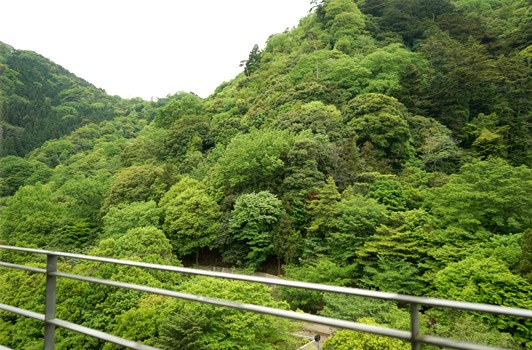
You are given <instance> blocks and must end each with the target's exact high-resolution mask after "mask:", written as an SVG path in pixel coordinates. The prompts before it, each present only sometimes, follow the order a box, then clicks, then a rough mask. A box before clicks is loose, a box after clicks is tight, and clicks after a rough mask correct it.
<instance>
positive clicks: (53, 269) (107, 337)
mask: <svg viewBox="0 0 532 350" xmlns="http://www.w3.org/2000/svg"><path fill="white" fill-rule="evenodd" d="M0 249H8V250H14V251H21V252H27V253H34V254H44V255H46V256H47V266H46V269H39V268H35V267H30V266H24V265H17V264H11V263H6V262H0V267H6V268H13V269H20V270H25V271H29V272H32V273H41V274H45V275H46V298H45V314H44V315H43V314H39V313H35V312H32V311H28V310H23V309H20V308H16V307H13V306H10V305H5V304H0V310H3V311H8V312H12V313H15V314H18V315H22V316H26V317H30V318H33V319H36V320H40V321H42V322H44V324H45V333H44V349H45V350H51V349H53V348H54V333H55V327H56V326H58V327H62V328H66V329H70V330H72V331H75V332H78V333H81V334H85V335H88V336H91V337H95V338H98V339H101V340H104V341H108V342H111V343H114V344H118V345H121V346H125V347H128V348H131V349H140V350H147V349H150V350H155V349H156V348H154V347H151V346H148V345H145V344H141V343H136V342H133V341H130V340H127V339H124V338H120V337H117V336H114V335H111V334H107V333H104V332H100V331H97V330H94V329H90V328H87V327H83V326H81V325H77V324H74V323H70V322H66V321H63V320H60V319H57V318H56V317H55V300H56V282H57V277H61V278H69V279H74V280H79V281H84V282H90V283H97V284H101V285H107V286H113V287H117V288H125V289H131V290H136V291H141V292H147V293H152V294H158V295H164V296H169V297H173V298H180V299H185V300H191V301H197V302H201V303H207V304H211V305H217V306H223V307H230V308H234V309H239V310H244V311H250V312H255V313H262V314H267V315H272V316H278V317H284V318H289V319H293V320H298V321H304V322H311V323H318V324H322V325H327V326H332V327H337V328H344V329H350V330H354V331H359V332H366V333H372V334H377V335H382V336H386V337H392V338H398V339H401V340H404V341H407V342H410V343H411V345H412V349H413V350H419V348H420V345H421V344H429V345H436V346H440V347H446V348H453V349H464V350H490V349H491V350H494V349H502V348H495V347H489V346H485V345H480V344H473V343H468V342H462V341H457V340H453V339H447V338H440V337H434V336H430V335H423V334H420V331H419V305H426V306H432V307H444V308H452V309H457V310H466V311H476V312H483V313H491V314H497V315H505V316H515V317H523V318H529V319H532V310H528V309H518V308H511V307H504V306H496V305H488V304H478V303H469V302H462V301H454V300H445V299H435V298H426V297H417V296H411V295H403V294H395V293H386V292H376V291H371V290H365V289H358V288H348V287H338V286H331V285H323V284H317V283H307V282H298V281H291V280H281V279H272V278H265V277H258V276H249V275H238V274H232V273H223V272H214V271H205V270H196V269H191V268H185V267H178V266H168V265H158V264H151V263H143V262H138V261H129V260H119V259H112V258H104V257H98V256H89V255H82V254H72V253H65V252H56V251H49V250H40V249H30V248H22V247H12V246H5V245H0ZM58 257H66V258H73V259H80V260H91V261H98V262H102V263H110V264H117V265H126V266H135V267H142V268H148V269H156V270H162V271H171V272H178V273H185V274H192V275H202V276H209V277H217V278H226V279H233V280H240V281H248V282H256V283H263V284H268V285H276V286H284V287H293V288H302V289H308V290H315V291H321V292H332V293H340V294H346V295H355V296H363V297H368V298H377V299H382V300H389V301H395V302H399V303H404V304H408V305H410V331H402V330H397V329H392V328H385V327H378V326H371V325H366V324H362V323H358V322H352V321H345V320H339V319H333V318H329V317H323V316H316V315H310V314H305V313H299V312H294V311H287V310H281V309H275V308H270V307H265V306H259V305H253V304H245V303H239V302H233V301H228V300H223V299H217V298H210V297H203V296H198V295H193V294H185V293H180V292H175V291H171V290H166V289H160V288H153V287H147V286H142V285H137V284H131V283H123V282H117V281H111V280H104V279H98V278H93V277H88V276H82V275H75V274H68V273H63V272H58V271H57V259H58ZM0 349H2V346H1V345H0Z"/></svg>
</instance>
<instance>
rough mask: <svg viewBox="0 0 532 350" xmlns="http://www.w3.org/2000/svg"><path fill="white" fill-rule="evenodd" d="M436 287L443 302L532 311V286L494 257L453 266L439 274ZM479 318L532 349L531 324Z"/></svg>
mask: <svg viewBox="0 0 532 350" xmlns="http://www.w3.org/2000/svg"><path fill="white" fill-rule="evenodd" d="M433 285H434V288H435V290H436V293H437V295H439V296H441V297H444V298H449V299H455V300H464V301H470V302H476V303H486V304H495V305H504V306H513V307H520V308H531V307H532V302H531V301H530V300H532V286H531V285H530V284H529V283H527V282H526V281H525V280H524V279H523V278H522V277H520V276H517V275H514V274H513V273H511V272H510V270H509V269H508V267H506V266H505V265H504V264H503V263H501V262H500V261H499V260H497V259H495V258H492V257H487V258H479V257H477V256H470V257H468V258H466V259H464V260H461V261H459V262H456V263H451V264H449V265H447V267H445V268H444V269H442V270H441V271H439V272H438V273H436V275H435V277H434V280H433ZM480 317H481V319H482V320H483V321H484V322H487V323H488V324H492V325H495V326H496V327H497V328H498V329H500V330H502V331H507V332H510V333H511V334H513V335H514V337H515V338H516V339H519V340H520V341H522V342H525V343H527V344H528V345H530V342H531V341H532V333H531V330H532V322H531V321H529V320H522V319H516V318H511V317H496V316H492V315H482V316H480Z"/></svg>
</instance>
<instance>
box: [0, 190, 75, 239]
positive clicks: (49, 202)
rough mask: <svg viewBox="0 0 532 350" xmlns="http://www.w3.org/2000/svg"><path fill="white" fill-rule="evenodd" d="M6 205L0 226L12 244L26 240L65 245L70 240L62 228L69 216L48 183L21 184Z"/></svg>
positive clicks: (4, 237)
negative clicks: (62, 233)
mask: <svg viewBox="0 0 532 350" xmlns="http://www.w3.org/2000/svg"><path fill="white" fill-rule="evenodd" d="M6 205H7V206H6V207H5V208H2V212H1V214H0V218H1V220H0V228H1V232H2V238H3V239H5V240H6V241H7V242H8V243H9V244H17V243H19V244H22V243H23V242H26V243H32V244H36V245H38V246H39V247H43V248H55V249H60V248H62V247H63V248H66V247H65V246H66V245H67V244H68V240H66V239H65V237H64V236H63V235H61V234H60V231H59V230H60V229H61V227H62V226H64V225H65V224H68V223H69V222H70V218H69V216H68V214H67V208H66V207H65V205H64V204H63V203H61V202H59V201H58V200H57V198H56V197H55V196H54V195H53V193H52V190H51V188H50V186H49V185H41V184H37V185H35V186H24V187H21V188H20V189H19V190H18V191H17V193H15V195H14V196H13V197H10V198H8V199H7V201H6Z"/></svg>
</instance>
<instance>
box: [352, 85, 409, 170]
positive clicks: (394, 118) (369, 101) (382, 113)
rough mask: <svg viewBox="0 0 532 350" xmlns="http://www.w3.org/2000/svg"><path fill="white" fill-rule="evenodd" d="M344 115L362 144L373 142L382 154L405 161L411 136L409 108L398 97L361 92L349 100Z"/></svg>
mask: <svg viewBox="0 0 532 350" xmlns="http://www.w3.org/2000/svg"><path fill="white" fill-rule="evenodd" d="M343 116H344V122H345V123H347V125H348V126H351V127H352V128H353V130H355V132H356V133H357V134H358V140H357V143H358V144H359V145H363V144H364V143H366V142H369V143H371V144H372V146H373V147H374V149H375V150H376V151H377V152H378V153H377V154H378V156H379V157H380V158H387V159H391V160H392V162H394V163H397V162H399V161H401V157H402V156H403V153H404V151H405V147H406V142H407V141H408V139H409V137H410V133H409V129H408V124H407V121H406V119H407V117H408V111H407V110H406V108H405V107H404V106H403V105H402V104H401V103H400V102H398V101H397V100H396V99H395V98H393V97H388V96H385V95H381V94H365V95H360V96H357V97H355V98H354V99H352V100H351V101H349V103H348V105H347V106H346V108H345V109H344V112H343Z"/></svg>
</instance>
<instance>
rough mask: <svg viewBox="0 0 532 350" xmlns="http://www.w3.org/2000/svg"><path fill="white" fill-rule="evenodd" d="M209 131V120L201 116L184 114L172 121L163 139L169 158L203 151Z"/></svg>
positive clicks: (179, 157)
mask: <svg viewBox="0 0 532 350" xmlns="http://www.w3.org/2000/svg"><path fill="white" fill-rule="evenodd" d="M208 133H209V120H208V118H207V117H203V116H195V115H193V116H184V117H181V118H180V119H179V120H177V121H176V122H174V124H173V125H172V126H171V127H170V129H169V130H168V132H167V133H166V137H165V138H164V141H163V147H164V153H165V155H166V156H167V157H168V158H169V159H176V160H182V159H183V156H184V155H185V154H186V153H187V152H193V151H203V145H204V143H205V140H206V139H207V135H208Z"/></svg>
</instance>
